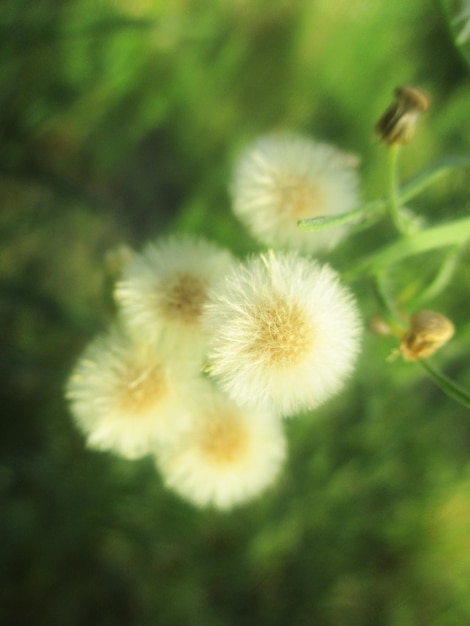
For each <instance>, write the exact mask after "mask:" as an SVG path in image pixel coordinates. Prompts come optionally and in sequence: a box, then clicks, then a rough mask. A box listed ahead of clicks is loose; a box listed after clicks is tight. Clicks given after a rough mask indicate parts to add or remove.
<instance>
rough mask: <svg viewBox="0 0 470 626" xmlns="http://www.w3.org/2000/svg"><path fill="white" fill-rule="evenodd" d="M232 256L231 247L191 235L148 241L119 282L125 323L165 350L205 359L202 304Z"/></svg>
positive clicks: (143, 337) (116, 292) (230, 261)
mask: <svg viewBox="0 0 470 626" xmlns="http://www.w3.org/2000/svg"><path fill="white" fill-rule="evenodd" d="M232 260H233V259H232V256H231V254H230V252H228V251H226V250H223V249H221V248H219V247H217V246H216V245H214V244H212V243H209V242H207V241H205V240H203V239H196V238H194V237H191V236H181V237H172V238H170V239H167V240H161V241H157V242H156V243H152V244H149V245H147V247H146V248H145V249H144V251H143V252H142V253H141V254H137V255H135V257H134V259H133V260H132V261H131V262H130V263H129V264H128V265H127V266H126V268H125V270H124V274H123V279H122V280H121V281H120V282H118V284H117V286H116V290H115V298H116V301H117V303H118V305H119V310H120V315H121V318H122V320H123V323H124V325H125V326H126V328H127V329H128V330H129V331H130V332H131V333H132V334H133V335H134V336H135V337H137V338H138V339H140V340H143V341H147V342H150V343H152V344H154V345H156V344H158V345H159V348H160V349H161V350H165V351H166V352H168V353H173V354H175V356H181V355H182V354H183V353H186V354H187V355H192V356H194V358H200V357H201V356H202V354H203V352H204V347H205V337H204V334H203V333H202V332H201V328H200V313H201V310H202V306H203V304H204V303H205V301H206V298H207V293H208V290H209V289H210V288H211V287H212V286H213V285H214V284H215V282H216V281H218V280H219V279H220V278H221V276H223V275H224V274H225V272H226V271H227V270H228V268H229V267H230V266H231V263H232Z"/></svg>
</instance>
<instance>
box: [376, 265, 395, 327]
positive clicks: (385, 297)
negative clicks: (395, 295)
mask: <svg viewBox="0 0 470 626" xmlns="http://www.w3.org/2000/svg"><path fill="white" fill-rule="evenodd" d="M372 285H373V289H374V294H375V297H376V299H377V301H378V303H379V306H380V308H381V309H382V313H383V315H384V317H385V319H386V322H387V323H388V324H389V326H390V327H393V328H395V327H397V326H399V325H400V321H399V318H400V316H399V314H398V311H397V309H396V307H395V303H394V302H393V300H392V298H391V297H390V295H389V293H388V290H387V288H386V285H385V281H384V273H383V272H380V273H379V272H378V273H377V274H375V276H374V277H373V283H372Z"/></svg>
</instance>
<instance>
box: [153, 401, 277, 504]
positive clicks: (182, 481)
mask: <svg viewBox="0 0 470 626" xmlns="http://www.w3.org/2000/svg"><path fill="white" fill-rule="evenodd" d="M285 455H286V442H285V436H284V433H283V430H282V424H281V422H280V420H279V419H276V417H275V416H273V415H271V414H265V413H264V412H259V411H253V410H244V409H241V408H239V407H238V406H237V405H236V404H234V403H233V402H232V401H231V400H230V399H229V398H227V397H226V396H225V395H223V394H221V393H220V392H218V391H212V392H211V393H210V394H207V393H206V394H205V396H204V397H200V398H199V399H198V400H197V402H195V404H194V414H193V417H192V427H191V428H190V429H189V430H188V431H186V432H184V433H182V434H181V435H180V436H179V437H178V439H175V440H174V441H173V442H172V443H170V444H168V445H165V446H159V448H158V452H157V463H158V467H159V468H160V470H161V472H162V476H163V479H164V481H165V483H166V485H167V486H168V487H170V488H171V489H173V490H175V491H176V492H177V493H178V494H180V495H181V496H182V497H184V498H186V499H187V500H189V501H191V502H193V503H194V504H197V505H198V506H207V505H212V506H215V507H216V508H219V509H229V508H231V507H233V506H235V505H236V504H241V503H243V502H246V501H248V500H250V499H252V498H253V497H255V496H257V495H259V494H260V493H261V492H262V491H263V490H264V489H265V488H266V487H268V486H269V485H270V484H272V483H273V481H274V480H275V479H276V478H277V476H278V474H279V471H280V469H281V466H282V463H283V461H284V458H285Z"/></svg>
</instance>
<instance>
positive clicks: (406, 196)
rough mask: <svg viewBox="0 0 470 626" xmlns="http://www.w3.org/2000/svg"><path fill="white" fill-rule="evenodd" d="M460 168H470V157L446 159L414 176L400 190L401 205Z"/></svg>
mask: <svg viewBox="0 0 470 626" xmlns="http://www.w3.org/2000/svg"><path fill="white" fill-rule="evenodd" d="M460 167H470V157H467V156H465V157H459V156H454V157H446V158H444V159H442V160H440V161H438V162H437V163H434V165H431V166H429V167H427V168H426V169H425V170H423V171H422V172H420V173H419V174H417V175H416V176H413V178H411V179H410V180H408V181H407V182H406V183H404V184H403V186H402V187H401V189H400V192H399V196H400V204H404V203H405V202H408V200H411V199H412V198H414V197H415V196H417V195H418V194H419V193H420V192H421V191H423V190H424V189H426V187H429V185H432V184H433V183H435V182H437V181H438V180H440V179H441V178H443V177H444V176H445V175H446V174H448V173H449V172H451V171H452V170H455V169H457V168H460Z"/></svg>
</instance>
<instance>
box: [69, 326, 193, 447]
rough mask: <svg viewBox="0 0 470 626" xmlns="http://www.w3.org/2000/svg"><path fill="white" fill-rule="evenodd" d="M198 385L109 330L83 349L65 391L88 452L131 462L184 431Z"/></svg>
mask: <svg viewBox="0 0 470 626" xmlns="http://www.w3.org/2000/svg"><path fill="white" fill-rule="evenodd" d="M197 385H198V383H197V381H193V379H192V378H191V377H190V375H188V373H187V372H186V371H183V370H182V369H180V370H178V371H175V369H174V366H173V368H172V369H170V368H169V367H168V364H167V363H166V362H165V361H164V360H163V359H162V358H160V357H158V356H157V355H156V354H155V353H154V351H153V350H151V349H149V348H148V347H147V346H145V345H136V344H135V343H133V342H131V341H130V340H129V338H128V337H126V336H125V335H123V334H122V333H121V332H120V331H118V330H116V329H113V330H112V331H111V332H109V333H108V334H106V335H103V336H100V337H98V338H96V339H95V340H94V341H92V343H91V344H90V345H89V346H88V347H87V348H86V349H85V351H84V353H83V355H82V356H81V358H80V359H79V360H78V362H77V364H76V366H75V368H74V371H73V372H72V374H71V376H70V378H69V380H68V382H67V389H66V397H67V399H68V400H69V401H70V408H71V412H72V414H73V416H74V418H75V420H76V422H77V424H78V426H79V427H80V429H81V430H82V431H83V433H84V434H85V435H86V437H87V443H88V445H89V446H90V447H92V448H98V449H101V450H112V451H114V452H116V453H118V454H121V455H122V456H125V457H127V458H136V457H139V456H142V455H145V454H147V453H148V452H149V451H150V450H152V449H153V446H154V445H155V442H156V441H160V440H164V441H166V440H168V439H171V438H172V437H173V436H174V435H175V433H176V432H177V430H178V428H184V427H186V423H187V415H188V413H189V410H188V408H187V404H188V403H189V402H190V401H191V399H192V395H193V394H194V393H195V390H196V389H197V388H198V387H197Z"/></svg>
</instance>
